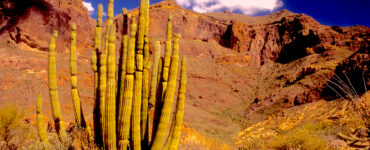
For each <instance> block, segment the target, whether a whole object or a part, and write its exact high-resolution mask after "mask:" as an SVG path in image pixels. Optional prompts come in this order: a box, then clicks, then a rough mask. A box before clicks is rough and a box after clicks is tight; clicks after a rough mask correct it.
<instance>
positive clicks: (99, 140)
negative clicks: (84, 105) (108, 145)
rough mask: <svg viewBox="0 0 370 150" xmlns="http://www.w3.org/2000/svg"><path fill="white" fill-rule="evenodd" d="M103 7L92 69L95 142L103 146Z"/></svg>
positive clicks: (97, 29) (97, 30)
mask: <svg viewBox="0 0 370 150" xmlns="http://www.w3.org/2000/svg"><path fill="white" fill-rule="evenodd" d="M102 17H103V5H102V4H99V5H98V18H97V23H96V27H95V42H94V49H93V51H92V55H91V63H92V69H93V71H94V98H95V108H94V130H95V140H96V142H97V143H98V144H102V137H101V136H102V135H101V131H102V128H101V127H102V126H101V122H100V120H101V117H102V116H101V115H102V112H101V111H100V109H99V108H100V105H101V103H100V98H99V62H98V54H99V52H100V50H101V35H102V33H101V32H102V25H103V21H102V19H103V18H102Z"/></svg>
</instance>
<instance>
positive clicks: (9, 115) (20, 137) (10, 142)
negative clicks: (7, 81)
mask: <svg viewBox="0 0 370 150" xmlns="http://www.w3.org/2000/svg"><path fill="white" fill-rule="evenodd" d="M24 116H25V111H24V110H22V109H20V108H19V106H17V105H16V104H6V105H5V106H3V107H1V108H0V142H1V143H5V144H2V145H1V148H0V149H2V148H5V147H6V149H18V148H20V147H21V145H25V144H27V143H28V142H30V141H36V140H37V136H36V135H37V134H36V132H35V131H34V130H32V128H31V126H29V125H26V124H25V122H24V121H23V117H24Z"/></svg>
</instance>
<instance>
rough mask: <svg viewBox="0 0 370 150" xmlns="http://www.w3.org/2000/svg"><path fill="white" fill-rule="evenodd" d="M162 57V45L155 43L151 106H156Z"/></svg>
mask: <svg viewBox="0 0 370 150" xmlns="http://www.w3.org/2000/svg"><path fill="white" fill-rule="evenodd" d="M160 57H161V44H160V43H159V41H157V42H155V48H154V57H153V70H152V78H151V82H150V99H149V105H151V106H154V102H155V99H156V92H157V91H156V89H157V84H158V79H157V78H158V67H159V59H160Z"/></svg>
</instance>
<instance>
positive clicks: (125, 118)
mask: <svg viewBox="0 0 370 150" xmlns="http://www.w3.org/2000/svg"><path fill="white" fill-rule="evenodd" d="M136 29H137V25H136V20H135V18H132V23H131V31H130V38H129V39H128V49H127V65H126V79H125V91H124V105H123V112H122V115H121V116H120V117H119V118H118V119H119V124H118V128H120V129H119V131H120V132H119V133H118V149H120V150H126V149H127V148H128V146H129V144H130V141H129V138H130V126H131V124H130V123H131V122H130V121H131V111H132V101H133V91H134V73H135V42H136V41H135V40H136V39H135V36H136Z"/></svg>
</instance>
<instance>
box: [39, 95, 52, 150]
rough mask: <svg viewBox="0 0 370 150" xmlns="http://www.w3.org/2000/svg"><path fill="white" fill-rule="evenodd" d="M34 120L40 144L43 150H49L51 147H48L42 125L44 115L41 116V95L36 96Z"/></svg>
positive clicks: (44, 129)
mask: <svg viewBox="0 0 370 150" xmlns="http://www.w3.org/2000/svg"><path fill="white" fill-rule="evenodd" d="M36 120H37V129H38V133H39V137H40V140H41V143H42V145H43V147H44V149H45V150H50V149H51V145H50V142H49V140H48V135H47V133H46V128H45V123H44V115H43V114H42V99H41V94H37V100H36Z"/></svg>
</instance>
